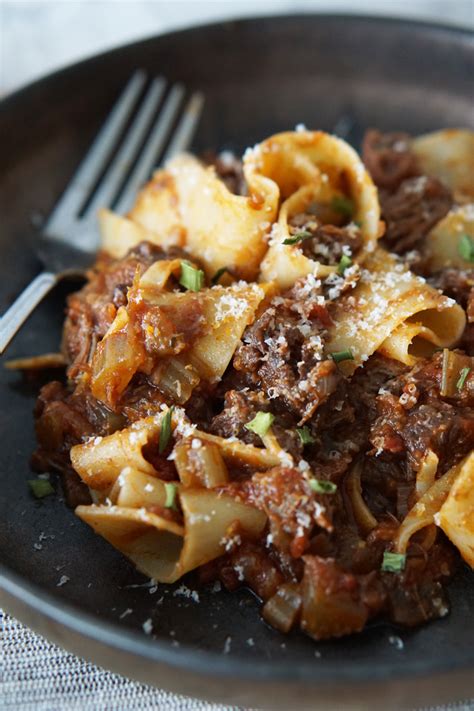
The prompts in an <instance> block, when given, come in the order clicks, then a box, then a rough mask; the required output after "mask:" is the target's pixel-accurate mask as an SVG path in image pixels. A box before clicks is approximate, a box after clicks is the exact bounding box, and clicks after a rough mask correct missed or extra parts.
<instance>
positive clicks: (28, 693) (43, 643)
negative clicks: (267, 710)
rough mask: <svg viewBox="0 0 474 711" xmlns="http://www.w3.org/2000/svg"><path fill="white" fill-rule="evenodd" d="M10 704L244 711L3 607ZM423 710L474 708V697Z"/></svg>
mask: <svg viewBox="0 0 474 711" xmlns="http://www.w3.org/2000/svg"><path fill="white" fill-rule="evenodd" d="M4 709H5V711H6V710H7V709H11V710H13V709H14V710H15V711H151V710H153V711H244V709H242V708H241V707H237V706H221V705H216V704H209V703H206V702H205V701H199V700H198V699H190V698H187V697H184V696H178V695H176V694H170V693H168V692H167V691H161V690H159V689H154V688H152V687H149V686H145V685H144V684H138V683H136V682H132V681H129V680H128V679H125V678H124V677H121V676H119V675H118V674H113V673H112V672H109V671H106V670H105V669H101V668H100V667H96V666H94V665H93V664H91V663H90V662H86V661H84V660H83V659H79V658H78V657H75V656H74V655H73V654H70V653H69V652H65V651H64V650H62V649H60V648H59V647H56V645H54V644H51V643H50V642H48V641H47V640H45V639H44V638H43V637H40V636H39V635H37V634H35V633H34V632H32V631H31V630H29V629H28V628H27V627H24V625H22V624H20V623H19V622H17V620H15V619H13V618H12V617H10V616H9V615H6V614H4V613H2V610H0V711H4ZM249 711H250V710H249ZM254 711H256V709H254ZM418 711H474V699H473V700H471V701H466V702H463V703H457V704H452V705H449V706H445V707H441V706H438V707H436V708H435V707H430V708H425V709H418Z"/></svg>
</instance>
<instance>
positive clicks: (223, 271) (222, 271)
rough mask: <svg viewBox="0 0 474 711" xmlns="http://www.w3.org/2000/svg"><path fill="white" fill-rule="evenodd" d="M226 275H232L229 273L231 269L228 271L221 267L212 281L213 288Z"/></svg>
mask: <svg viewBox="0 0 474 711" xmlns="http://www.w3.org/2000/svg"><path fill="white" fill-rule="evenodd" d="M226 273H227V274H231V272H230V271H229V269H227V267H221V268H220V269H218V270H217V272H216V273H215V274H214V276H213V277H212V279H211V284H212V285H213V286H215V285H216V284H217V282H218V281H219V279H220V278H221V276H223V275H224V274H226Z"/></svg>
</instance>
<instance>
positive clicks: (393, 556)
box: [382, 551, 407, 573]
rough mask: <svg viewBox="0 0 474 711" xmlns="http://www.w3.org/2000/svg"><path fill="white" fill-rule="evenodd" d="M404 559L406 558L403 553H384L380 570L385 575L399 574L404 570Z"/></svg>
mask: <svg viewBox="0 0 474 711" xmlns="http://www.w3.org/2000/svg"><path fill="white" fill-rule="evenodd" d="M406 559H407V557H406V555H405V554H404V553H389V551H385V552H384V554H383V561H382V570H383V571H384V572H385V573H401V572H402V570H404V569H405V563H406Z"/></svg>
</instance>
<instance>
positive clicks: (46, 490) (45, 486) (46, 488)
mask: <svg viewBox="0 0 474 711" xmlns="http://www.w3.org/2000/svg"><path fill="white" fill-rule="evenodd" d="M28 486H29V487H30V491H31V493H32V494H33V496H34V497H35V499H43V498H44V497H45V496H49V495H50V494H54V489H53V487H52V485H51V483H50V482H49V481H48V480H47V479H30V480H29V481H28Z"/></svg>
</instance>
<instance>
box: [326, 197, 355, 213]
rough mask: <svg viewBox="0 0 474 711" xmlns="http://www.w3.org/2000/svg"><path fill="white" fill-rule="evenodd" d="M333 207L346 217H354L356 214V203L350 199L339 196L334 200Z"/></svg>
mask: <svg viewBox="0 0 474 711" xmlns="http://www.w3.org/2000/svg"><path fill="white" fill-rule="evenodd" d="M331 207H332V209H333V210H335V211H336V212H338V213H339V214H340V215H344V217H352V215H353V214H354V203H353V201H352V200H351V199H350V198H346V197H343V196H342V195H339V196H337V197H335V198H333V199H332V201H331Z"/></svg>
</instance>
